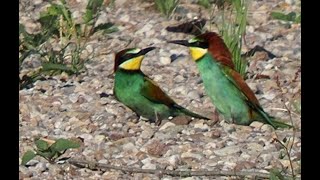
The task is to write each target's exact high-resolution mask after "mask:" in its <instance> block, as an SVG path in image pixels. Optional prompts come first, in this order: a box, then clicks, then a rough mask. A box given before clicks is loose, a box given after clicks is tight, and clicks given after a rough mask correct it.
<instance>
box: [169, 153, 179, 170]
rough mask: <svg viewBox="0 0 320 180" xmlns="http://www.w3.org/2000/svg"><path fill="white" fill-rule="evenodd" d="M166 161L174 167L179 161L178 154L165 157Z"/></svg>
mask: <svg viewBox="0 0 320 180" xmlns="http://www.w3.org/2000/svg"><path fill="white" fill-rule="evenodd" d="M167 161H168V162H169V163H170V164H171V165H172V166H173V167H176V166H177V165H178V163H179V162H180V161H181V159H180V157H179V155H176V154H175V155H172V156H170V157H168V158H167Z"/></svg>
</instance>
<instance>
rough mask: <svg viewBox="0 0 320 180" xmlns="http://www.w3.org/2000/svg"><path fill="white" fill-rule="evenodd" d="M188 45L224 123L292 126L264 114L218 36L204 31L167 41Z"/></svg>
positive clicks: (207, 91) (206, 88)
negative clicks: (199, 33) (194, 35)
mask: <svg viewBox="0 0 320 180" xmlns="http://www.w3.org/2000/svg"><path fill="white" fill-rule="evenodd" d="M169 43H175V44H180V45H184V46H187V47H189V49H190V54H191V56H192V59H193V60H194V61H195V62H196V64H197V67H198V69H199V72H200V76H201V78H202V80H203V83H204V87H205V91H206V93H207V94H208V96H210V98H211V100H212V102H213V104H214V105H215V107H216V109H217V110H218V112H219V113H220V114H222V115H223V116H224V117H225V119H226V121H227V122H232V123H235V124H240V125H249V124H250V123H251V122H252V121H260V122H263V123H267V124H270V125H271V126H273V127H274V128H278V127H281V128H289V127H292V126H290V125H287V124H285V123H282V122H280V121H276V120H275V118H274V117H271V116H270V115H268V114H267V113H266V112H265V111H264V110H263V108H262V107H261V105H260V103H259V101H258V99H257V98H256V96H255V95H254V93H253V91H252V90H251V89H250V87H249V86H248V85H247V84H246V82H245V81H244V80H243V78H242V77H241V75H240V74H239V73H238V72H236V71H235V70H234V64H233V61H232V58H231V53H230V51H229V50H228V48H227V46H226V45H225V43H224V42H223V40H222V39H221V37H220V36H219V35H218V34H216V33H214V32H207V33H204V34H201V35H199V36H196V37H194V38H192V39H190V40H189V41H188V40H176V41H169Z"/></svg>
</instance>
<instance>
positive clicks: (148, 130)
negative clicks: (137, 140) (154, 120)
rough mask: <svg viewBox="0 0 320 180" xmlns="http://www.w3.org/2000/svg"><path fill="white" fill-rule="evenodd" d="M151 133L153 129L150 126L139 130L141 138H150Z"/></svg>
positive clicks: (152, 133)
mask: <svg viewBox="0 0 320 180" xmlns="http://www.w3.org/2000/svg"><path fill="white" fill-rule="evenodd" d="M153 135H154V131H153V129H151V128H146V129H144V130H143V131H142V132H141V134H140V136H141V138H144V139H149V138H151V137H152V136H153Z"/></svg>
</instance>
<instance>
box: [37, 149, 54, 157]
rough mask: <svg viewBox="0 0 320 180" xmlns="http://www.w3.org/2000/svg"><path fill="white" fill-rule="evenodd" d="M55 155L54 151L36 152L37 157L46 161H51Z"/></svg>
mask: <svg viewBox="0 0 320 180" xmlns="http://www.w3.org/2000/svg"><path fill="white" fill-rule="evenodd" d="M56 154H57V152H56V151H53V150H51V149H49V150H46V151H37V155H39V156H41V157H44V158H46V159H52V158H53V157H54V156H55V155H56Z"/></svg>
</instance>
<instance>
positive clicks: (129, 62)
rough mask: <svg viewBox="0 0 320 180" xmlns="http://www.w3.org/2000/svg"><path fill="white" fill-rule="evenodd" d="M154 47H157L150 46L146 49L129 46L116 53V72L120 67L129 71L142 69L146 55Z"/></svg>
mask: <svg viewBox="0 0 320 180" xmlns="http://www.w3.org/2000/svg"><path fill="white" fill-rule="evenodd" d="M154 49H156V47H148V48H145V49H139V48H129V49H124V50H122V51H120V52H118V53H116V55H115V62H114V72H116V71H117V70H118V69H119V68H120V69H124V70H128V71H134V70H140V66H141V62H142V60H143V58H144V55H145V54H147V53H148V52H149V51H152V50H154Z"/></svg>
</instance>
